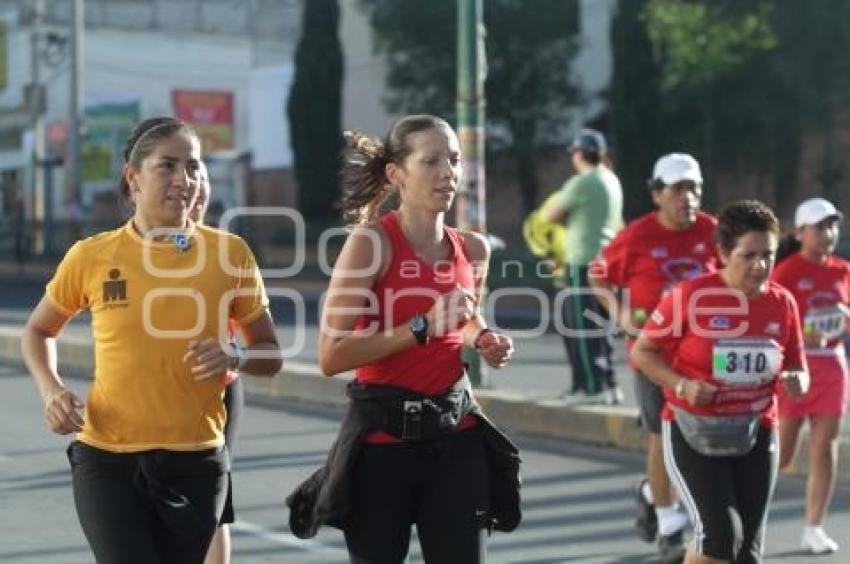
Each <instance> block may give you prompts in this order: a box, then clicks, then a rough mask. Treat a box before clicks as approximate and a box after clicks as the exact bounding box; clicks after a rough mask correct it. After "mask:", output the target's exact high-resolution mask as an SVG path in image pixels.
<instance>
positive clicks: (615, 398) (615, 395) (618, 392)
mask: <svg viewBox="0 0 850 564" xmlns="http://www.w3.org/2000/svg"><path fill="white" fill-rule="evenodd" d="M603 393H604V394H605V404H607V405H621V404H622V403H623V402H624V401H625V399H626V398H625V396H624V394H623V389H622V388H620V386H614V387H613V388H608V389H607V390H605V391H604V392H603Z"/></svg>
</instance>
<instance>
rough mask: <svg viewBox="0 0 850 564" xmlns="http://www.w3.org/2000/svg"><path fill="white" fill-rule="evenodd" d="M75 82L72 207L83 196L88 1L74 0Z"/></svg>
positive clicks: (69, 165)
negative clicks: (85, 54) (83, 129)
mask: <svg viewBox="0 0 850 564" xmlns="http://www.w3.org/2000/svg"><path fill="white" fill-rule="evenodd" d="M71 2H72V10H71V29H70V34H71V61H70V64H71V80H70V81H69V84H70V89H69V92H68V157H67V162H66V164H65V198H66V200H67V201H68V203H69V204H70V205H77V204H79V203H80V198H81V196H82V194H81V193H80V192H81V189H82V176H83V175H82V170H81V169H82V148H81V143H82V140H81V136H82V132H81V130H82V115H83V53H84V51H83V35H84V31H85V3H84V0H71Z"/></svg>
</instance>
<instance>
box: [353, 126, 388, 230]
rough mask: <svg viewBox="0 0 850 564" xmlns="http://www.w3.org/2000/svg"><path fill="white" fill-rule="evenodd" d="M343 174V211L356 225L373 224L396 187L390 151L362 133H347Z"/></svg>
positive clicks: (379, 142)
mask: <svg viewBox="0 0 850 564" xmlns="http://www.w3.org/2000/svg"><path fill="white" fill-rule="evenodd" d="M342 159H343V161H342V169H341V171H340V176H341V184H342V211H343V214H344V216H345V220H346V221H347V222H349V223H352V224H355V225H364V224H367V223H371V222H373V221H374V220H375V219H376V218H377V216H378V211H379V210H380V208H381V204H383V203H384V202H385V201H386V199H387V197H388V196H389V195H390V193H391V192H392V187H391V186H390V185H389V181H388V180H387V173H386V166H387V162H388V160H387V151H386V147H385V146H384V144H383V143H382V142H381V141H379V140H378V139H373V138H371V137H368V136H367V135H364V134H362V133H360V132H358V131H346V132H345V148H344V150H343V156H342Z"/></svg>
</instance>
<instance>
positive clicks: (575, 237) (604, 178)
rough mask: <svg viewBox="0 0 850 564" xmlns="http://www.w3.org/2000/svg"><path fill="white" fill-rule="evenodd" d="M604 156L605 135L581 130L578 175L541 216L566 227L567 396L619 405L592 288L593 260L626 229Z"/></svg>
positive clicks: (575, 149)
mask: <svg viewBox="0 0 850 564" xmlns="http://www.w3.org/2000/svg"><path fill="white" fill-rule="evenodd" d="M606 153H607V143H606V142H605V136H603V135H602V133H600V132H598V131H596V130H594V129H582V130H581V131H580V132H579V134H578V135H577V136H576V138H575V139H574V140H573V142H572V144H571V145H570V156H571V159H572V164H573V167H574V168H575V170H576V174H575V175H573V176H572V177H570V178H569V179H568V180H567V182H566V183H565V184H564V186H563V187H562V188H561V190H560V192H559V195H558V196H557V197H554V198H552V199H551V201H550V202H549V204H548V205H547V206H546V207H545V208H544V209H543V216H544V219H545V220H546V221H553V222H555V221H563V222H564V223H565V225H566V227H567V244H566V256H565V257H564V259H565V262H566V265H567V268H566V276H567V280H566V282H567V287H566V288H565V289H564V290H562V291H561V292H560V293H559V298H563V300H561V299H558V300H556V304H558V303H561V302H563V306H562V317H563V326H562V327H559V330H560V331H561V332H562V335H563V337H564V346H565V348H566V350H567V357H568V358H569V361H570V365H571V366H572V373H573V382H572V386H571V388H570V390H569V392H568V393H567V396H568V397H570V398H575V399H581V400H584V401H599V402H605V403H620V402H622V398H623V392H622V390H621V389H620V387H619V386H618V385H617V381H616V378H615V375H614V365H613V361H612V358H611V356H612V352H611V351H612V343H611V332H610V327H609V324H608V318H607V315H606V313H605V310H604V309H602V308H601V307H600V305H599V303H598V302H597V301H596V299H595V298H594V295H593V291H592V289H591V288H590V284H589V283H588V268H589V265H590V263H591V261H593V259H594V258H596V256H597V255H598V254H599V251H600V249H601V248H602V247H604V246H605V245H606V244H608V242H609V241H610V240H611V239H613V238H614V235H616V233H617V231H619V230H620V228H621V227H622V226H623V191H622V188H621V187H620V181H619V180H618V179H617V175H615V174H614V173H613V172H612V171H611V169H610V168H608V167H607V166H606V165H605V164H604V162H603V158H604V157H605V155H606Z"/></svg>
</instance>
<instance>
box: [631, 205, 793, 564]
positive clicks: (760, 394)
mask: <svg viewBox="0 0 850 564" xmlns="http://www.w3.org/2000/svg"><path fill="white" fill-rule="evenodd" d="M778 233H779V222H778V221H777V219H776V217H775V216H774V214H773V212H772V211H771V210H770V209H769V208H768V207H767V206H765V205H764V204H762V203H761V202H757V201H752V200H750V201H741V202H736V203H733V204H731V205H729V206H727V207H726V209H724V210H723V212H722V213H721V214H720V217H719V222H718V226H717V230H716V239H717V244H718V253H719V255H720V258H721V260H722V262H723V265H724V266H723V268H722V270H720V271H719V272H717V273H712V274H706V275H703V276H700V277H698V278H694V279H692V280H688V281H685V282H682V283H680V284H678V285H677V286H675V287H674V288H673V289H672V290H671V291H670V293H668V294H667V296H665V298H664V299H663V300H662V301H661V303H659V305H658V307H657V308H656V310H655V311H654V312H653V313H652V315H651V316H650V318H649V320H648V321H647V323H646V324H645V325H644V327H643V329H642V331H641V334H640V336H639V337H638V339H637V342H636V343H635V346H634V349H633V350H632V353H631V357H632V360H633V361H634V363H635V364H636V365H637V366H638V368H639V369H640V370H641V371H643V372H644V373H645V374H646V375H647V376H649V377H650V378H651V379H652V380H653V381H655V382H656V383H657V384H658V385H660V386H662V387H663V388H664V394H665V398H666V405H665V407H664V413H663V423H662V446H663V450H664V462H665V465H666V467H667V472H668V473H669V474H670V479H671V481H672V482H673V483H674V484H675V485H676V487H677V488H678V490H679V492H680V494H681V499H682V502H683V503H684V505H685V507H686V508H687V509H688V513H689V514H690V517H691V520H692V521H693V523H694V538H693V540H692V542H691V543H690V545H689V547H688V550H687V553H686V555H685V562H686V563H688V564H703V563H706V564H708V563H715V562H735V563H750V562H761V558H762V552H763V543H764V533H765V522H766V519H767V507H768V504H769V501H770V497H771V495H772V493H773V488H774V485H775V481H776V475H777V462H778V457H777V448H776V433H775V427H776V419H777V414H776V406H775V401H774V398H775V394H776V389H777V388H779V387H780V382H781V383H782V384H783V385H784V388H785V390H786V391H787V393H788V394H790V395H792V396H799V395H801V394H802V393H803V391H804V390H805V389H806V388H807V386H808V375H807V374H806V372H805V362H804V359H803V336H802V330H801V327H800V320H799V317H798V313H797V306H796V304H795V302H794V298H793V297H792V296H791V294H790V293H789V292H788V291H787V290H785V289H784V288H782V287H781V286H780V285H778V284H776V283H775V282H772V281H770V280H769V279H768V278H769V276H770V273H771V270H772V269H773V260H774V254H775V252H776V247H777V239H778Z"/></svg>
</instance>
